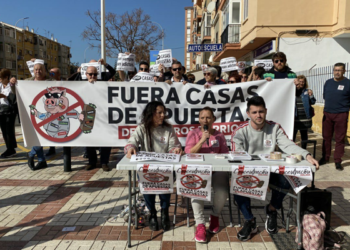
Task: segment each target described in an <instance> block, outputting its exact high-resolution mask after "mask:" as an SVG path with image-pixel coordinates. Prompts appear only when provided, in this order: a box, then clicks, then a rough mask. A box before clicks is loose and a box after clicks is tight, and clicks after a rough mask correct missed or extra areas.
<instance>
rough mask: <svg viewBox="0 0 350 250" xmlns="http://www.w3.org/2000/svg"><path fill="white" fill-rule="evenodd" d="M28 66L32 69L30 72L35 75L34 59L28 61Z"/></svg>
mask: <svg viewBox="0 0 350 250" xmlns="http://www.w3.org/2000/svg"><path fill="white" fill-rule="evenodd" d="M27 66H28V69H29V71H30V74H31V75H32V76H34V63H33V62H32V61H27Z"/></svg>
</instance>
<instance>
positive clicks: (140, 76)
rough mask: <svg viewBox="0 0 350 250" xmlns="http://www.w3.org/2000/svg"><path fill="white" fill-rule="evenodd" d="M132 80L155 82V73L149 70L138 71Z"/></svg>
mask: <svg viewBox="0 0 350 250" xmlns="http://www.w3.org/2000/svg"><path fill="white" fill-rule="evenodd" d="M130 82H154V79H153V75H152V74H150V73H147V72H138V73H137V74H136V75H135V76H134V77H133V78H132V79H131V80H130Z"/></svg>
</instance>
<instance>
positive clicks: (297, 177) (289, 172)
mask: <svg viewBox="0 0 350 250" xmlns="http://www.w3.org/2000/svg"><path fill="white" fill-rule="evenodd" d="M271 173H275V174H283V175H284V177H286V179H287V180H288V182H289V184H290V185H291V186H292V188H293V189H294V192H295V193H299V192H300V191H301V190H303V188H305V187H306V186H307V185H309V184H310V183H311V181H312V170H311V168H310V167H309V166H271Z"/></svg>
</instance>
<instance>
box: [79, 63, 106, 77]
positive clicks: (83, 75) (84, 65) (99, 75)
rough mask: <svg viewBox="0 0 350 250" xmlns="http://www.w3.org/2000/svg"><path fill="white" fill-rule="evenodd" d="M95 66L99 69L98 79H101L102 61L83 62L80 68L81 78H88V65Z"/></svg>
mask: <svg viewBox="0 0 350 250" xmlns="http://www.w3.org/2000/svg"><path fill="white" fill-rule="evenodd" d="M90 66H93V67H95V68H96V69H97V79H98V80H101V78H102V77H101V63H100V62H92V63H82V64H81V68H80V74H81V79H83V80H86V79H87V77H86V70H87V68H88V67H90Z"/></svg>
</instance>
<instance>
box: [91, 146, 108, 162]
mask: <svg viewBox="0 0 350 250" xmlns="http://www.w3.org/2000/svg"><path fill="white" fill-rule="evenodd" d="M86 149H87V153H88V157H89V164H90V165H95V164H96V163H97V154H96V148H95V147H88V148H86ZM111 150H112V148H111V147H102V148H101V151H100V154H101V155H100V161H101V164H108V162H109V157H110V155H111Z"/></svg>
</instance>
